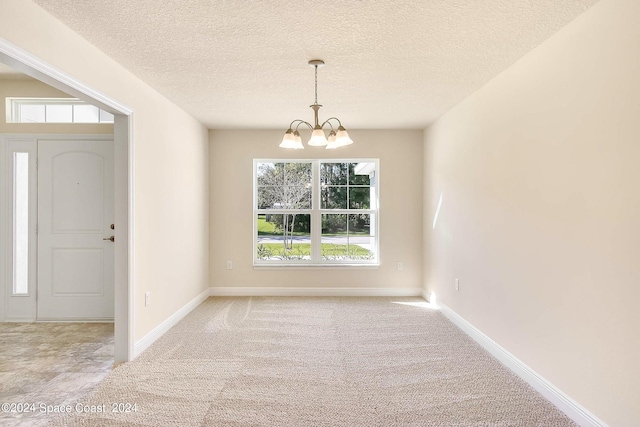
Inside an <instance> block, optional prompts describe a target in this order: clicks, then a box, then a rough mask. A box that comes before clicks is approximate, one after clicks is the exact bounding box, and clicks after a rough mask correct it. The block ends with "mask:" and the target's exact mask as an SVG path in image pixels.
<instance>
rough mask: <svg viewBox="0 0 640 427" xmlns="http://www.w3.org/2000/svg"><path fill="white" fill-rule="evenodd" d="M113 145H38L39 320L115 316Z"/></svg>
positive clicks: (48, 142)
mask: <svg viewBox="0 0 640 427" xmlns="http://www.w3.org/2000/svg"><path fill="white" fill-rule="evenodd" d="M113 166H114V165H113V141H77V140H76V141H60V140H39V141H38V296H37V300H38V302H37V318H38V320H108V319H113V313H114V245H113V242H111V241H110V240H105V239H108V238H109V237H110V236H113V235H114V232H113V230H112V229H111V224H113V218H114V208H113V205H114V194H113V178H114V176H113V171H114V168H113Z"/></svg>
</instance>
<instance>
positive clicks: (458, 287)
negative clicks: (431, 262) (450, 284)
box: [456, 279, 460, 291]
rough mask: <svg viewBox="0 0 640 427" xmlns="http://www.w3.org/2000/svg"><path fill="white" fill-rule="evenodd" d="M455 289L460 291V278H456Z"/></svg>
mask: <svg viewBox="0 0 640 427" xmlns="http://www.w3.org/2000/svg"><path fill="white" fill-rule="evenodd" d="M456 291H460V279H456Z"/></svg>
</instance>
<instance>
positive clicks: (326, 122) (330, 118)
mask: <svg viewBox="0 0 640 427" xmlns="http://www.w3.org/2000/svg"><path fill="white" fill-rule="evenodd" d="M329 120H335V121H336V122H338V126H340V127H341V126H342V123H341V122H340V119H338V118H337V117H329V118H328V119H327V120H325V121H324V122H323V123H322V127H324V125H326V124H328V125H329V126H331V130H335V129H334V128H333V125H332V124H331V122H330V121H329Z"/></svg>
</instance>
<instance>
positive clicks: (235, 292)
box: [209, 286, 422, 297]
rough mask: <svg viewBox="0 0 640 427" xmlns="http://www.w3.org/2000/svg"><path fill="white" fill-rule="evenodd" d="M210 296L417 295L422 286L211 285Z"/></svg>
mask: <svg viewBox="0 0 640 427" xmlns="http://www.w3.org/2000/svg"><path fill="white" fill-rule="evenodd" d="M209 289H210V291H211V293H210V295H211V296H226V297H231V296H234V297H237V296H245V297H246V296H252V297H259V296H270V297H275V296H278V297H297V296H304V297H419V296H422V288H419V287H415V288H276V287H257V286H256V287H234V286H229V287H211V288H209Z"/></svg>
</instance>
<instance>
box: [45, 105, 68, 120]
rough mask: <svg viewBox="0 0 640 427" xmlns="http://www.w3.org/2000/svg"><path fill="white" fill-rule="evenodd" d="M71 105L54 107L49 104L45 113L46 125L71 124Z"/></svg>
mask: <svg viewBox="0 0 640 427" xmlns="http://www.w3.org/2000/svg"><path fill="white" fill-rule="evenodd" d="M72 107H73V106H72V105H64V104H62V105H56V104H51V105H47V106H46V111H47V118H46V120H47V123H72V122H73V109H72Z"/></svg>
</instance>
